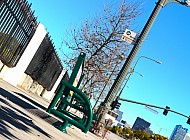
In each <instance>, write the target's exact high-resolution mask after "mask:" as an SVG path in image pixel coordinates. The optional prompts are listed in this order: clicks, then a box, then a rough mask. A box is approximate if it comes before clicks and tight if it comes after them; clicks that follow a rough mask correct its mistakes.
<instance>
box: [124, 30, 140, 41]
mask: <svg viewBox="0 0 190 140" xmlns="http://www.w3.org/2000/svg"><path fill="white" fill-rule="evenodd" d="M136 36H137V34H136V33H135V32H133V31H131V30H129V29H126V30H125V32H124V34H123V35H122V40H124V41H126V42H128V43H130V44H134V43H135V41H136Z"/></svg>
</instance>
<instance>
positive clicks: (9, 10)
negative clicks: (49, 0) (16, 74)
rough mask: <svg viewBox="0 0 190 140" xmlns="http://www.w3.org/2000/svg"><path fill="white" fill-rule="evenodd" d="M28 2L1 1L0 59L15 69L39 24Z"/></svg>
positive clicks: (21, 0) (18, 0)
mask: <svg viewBox="0 0 190 140" xmlns="http://www.w3.org/2000/svg"><path fill="white" fill-rule="evenodd" d="M30 7H31V4H29V3H28V2H27V1H26V0H0V59H1V61H2V62H3V63H4V64H5V65H7V66H8V67H14V66H15V65H16V64H17V62H18V61H19V59H20V57H21V56H22V54H23V52H24V50H25V49H26V47H27V45H28V43H29V41H30V39H31V38H32V36H33V35H34V32H35V31H36V28H37V26H38V23H37V21H36V17H34V12H32V11H31V8H30Z"/></svg>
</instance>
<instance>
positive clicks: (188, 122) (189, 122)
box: [187, 116, 190, 124]
mask: <svg viewBox="0 0 190 140" xmlns="http://www.w3.org/2000/svg"><path fill="white" fill-rule="evenodd" d="M187 124H190V116H189V118H188V120H187Z"/></svg>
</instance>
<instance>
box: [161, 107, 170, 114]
mask: <svg viewBox="0 0 190 140" xmlns="http://www.w3.org/2000/svg"><path fill="white" fill-rule="evenodd" d="M169 110H170V107H169V106H166V108H165V109H164V112H163V114H164V115H165V116H166V115H167V114H168V111H169Z"/></svg>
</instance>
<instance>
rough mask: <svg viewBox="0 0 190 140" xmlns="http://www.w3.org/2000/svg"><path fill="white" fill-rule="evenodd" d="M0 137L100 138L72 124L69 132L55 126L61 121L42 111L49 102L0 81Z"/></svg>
mask: <svg viewBox="0 0 190 140" xmlns="http://www.w3.org/2000/svg"><path fill="white" fill-rule="evenodd" d="M0 87H1V88H0V140H1V139H2V140H6V139H7V140H39V139H40V140H49V139H52V140H101V139H102V138H100V137H97V136H96V135H94V134H92V133H90V132H88V133H86V134H85V133H83V132H82V131H81V130H80V129H78V128H76V127H74V126H71V127H70V128H69V127H68V128H67V132H68V134H65V133H63V132H61V131H59V130H58V129H57V128H56V127H55V126H59V125H60V124H61V120H59V119H58V118H56V117H55V116H52V115H51V114H48V113H47V112H46V111H45V110H46V108H47V107H48V105H49V103H48V102H47V101H46V100H44V99H43V98H42V97H39V96H38V95H34V94H32V93H31V94H30V93H26V92H25V91H23V90H22V89H19V88H15V87H14V86H12V85H10V84H8V83H6V82H4V81H0Z"/></svg>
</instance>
